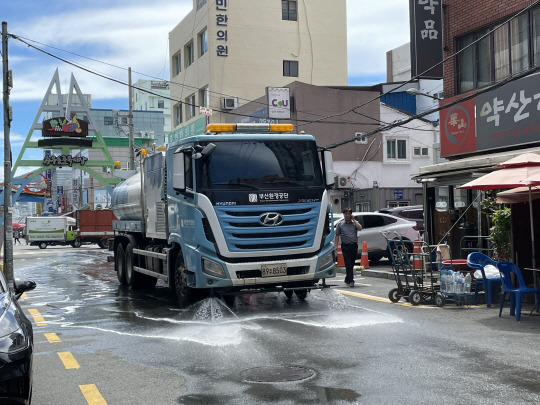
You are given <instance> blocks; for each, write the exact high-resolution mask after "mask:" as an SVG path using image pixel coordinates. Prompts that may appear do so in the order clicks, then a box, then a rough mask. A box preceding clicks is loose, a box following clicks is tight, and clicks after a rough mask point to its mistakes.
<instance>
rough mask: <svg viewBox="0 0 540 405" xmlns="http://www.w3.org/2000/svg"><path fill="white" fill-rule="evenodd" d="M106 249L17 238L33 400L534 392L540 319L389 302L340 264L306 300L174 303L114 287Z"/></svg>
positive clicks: (397, 398) (373, 284)
mask: <svg viewBox="0 0 540 405" xmlns="http://www.w3.org/2000/svg"><path fill="white" fill-rule="evenodd" d="M109 254H111V253H110V252H107V251H105V250H102V249H99V248H97V246H94V245H89V246H88V247H82V248H80V249H73V248H71V247H49V248H47V249H45V250H40V249H38V248H36V247H30V246H24V245H22V246H19V245H17V246H15V248H14V268H15V275H16V277H22V278H24V277H26V278H31V279H33V280H35V281H36V282H37V288H36V289H35V290H33V291H30V292H28V293H27V294H26V296H25V297H23V298H21V300H20V303H21V305H22V307H23V309H24V310H25V312H26V313H27V314H29V315H28V316H29V318H30V319H31V320H33V323H34V325H35V327H34V340H35V357H34V396H33V403H34V404H38V405H39V404H55V405H63V404H70V405H72V404H87V403H88V404H266V403H272V404H318V403H336V404H341V403H342V404H349V403H355V404H356V403H358V404H395V403H406V404H409V403H411V404H412V403H414V404H433V403H453V404H470V403H482V404H483V403H485V404H498V403H500V404H508V403H538V402H540V384H539V383H538V378H537V375H538V368H539V367H540V351H539V350H537V348H536V347H537V345H538V342H539V338H540V317H534V316H533V317H529V316H527V315H526V314H525V312H524V315H523V316H522V322H521V323H516V322H515V320H514V319H513V318H511V317H510V316H509V315H508V307H506V308H505V310H504V311H503V317H502V318H499V317H498V309H495V308H491V309H489V308H486V307H485V306H472V307H458V306H456V305H453V304H451V303H449V304H447V305H446V306H445V307H443V308H437V307H434V306H432V305H422V306H419V307H411V306H410V305H409V304H407V303H400V304H391V303H390V302H389V301H388V300H387V299H386V297H387V294H388V291H389V290H390V289H391V288H393V287H394V286H395V283H394V282H393V281H390V280H385V279H377V278H372V277H365V278H362V277H360V276H357V277H356V282H357V285H356V287H355V288H353V289H351V288H349V287H345V285H344V284H343V282H342V281H343V274H339V275H338V277H337V278H336V279H335V281H334V282H332V284H336V285H337V286H336V287H334V288H332V289H331V290H325V291H313V292H311V293H310V294H309V295H308V299H307V300H306V301H305V302H301V301H298V300H297V299H296V297H294V298H293V299H292V300H291V301H287V300H286V298H285V296H284V295H282V294H275V293H272V294H266V295H251V296H244V297H239V298H237V299H236V303H235V306H234V307H233V308H232V309H229V308H227V307H226V306H225V305H224V304H222V302H221V301H219V300H217V299H207V300H204V301H202V302H199V303H197V304H195V305H194V306H192V307H191V308H189V309H188V310H180V309H178V308H177V307H176V304H175V302H174V300H173V298H172V297H171V296H170V295H169V293H168V292H167V291H166V288H164V287H163V286H162V285H161V284H158V287H157V288H156V289H154V290H148V291H132V290H129V289H126V288H123V287H120V286H119V283H118V281H117V279H116V274H115V273H114V267H113V263H108V262H107V261H106V256H107V255H109ZM351 294H352V295H351ZM30 314H32V315H30ZM40 316H41V318H40Z"/></svg>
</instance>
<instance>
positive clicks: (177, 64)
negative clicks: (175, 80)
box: [173, 52, 182, 76]
mask: <svg viewBox="0 0 540 405" xmlns="http://www.w3.org/2000/svg"><path fill="white" fill-rule="evenodd" d="M173 69H174V75H175V76H176V75H178V74H179V73H180V72H181V71H182V53H181V52H178V53H177V54H176V55H174V56H173Z"/></svg>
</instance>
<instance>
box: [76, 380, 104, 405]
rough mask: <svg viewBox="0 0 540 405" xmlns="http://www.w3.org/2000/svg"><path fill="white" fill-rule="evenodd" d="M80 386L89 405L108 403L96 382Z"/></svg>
mask: <svg viewBox="0 0 540 405" xmlns="http://www.w3.org/2000/svg"><path fill="white" fill-rule="evenodd" d="M79 388H80V389H81V391H82V393H83V395H84V398H86V402H88V404H89V405H107V402H106V401H105V399H104V398H103V397H102V396H101V394H100V393H99V391H98V389H97V387H96V385H95V384H87V385H79Z"/></svg>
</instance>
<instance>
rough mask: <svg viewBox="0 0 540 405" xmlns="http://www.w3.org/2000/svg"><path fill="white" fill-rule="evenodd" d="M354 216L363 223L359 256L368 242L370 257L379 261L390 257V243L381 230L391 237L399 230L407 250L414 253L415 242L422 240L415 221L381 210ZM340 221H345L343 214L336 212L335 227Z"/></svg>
mask: <svg viewBox="0 0 540 405" xmlns="http://www.w3.org/2000/svg"><path fill="white" fill-rule="evenodd" d="M353 216H354V218H355V219H356V220H357V221H358V222H360V225H362V230H361V231H358V258H359V259H360V257H361V256H360V255H361V254H362V244H363V242H364V241H366V243H367V250H368V258H369V260H370V261H373V262H378V261H379V260H381V259H382V258H383V257H389V254H388V245H387V242H386V239H385V238H384V236H383V235H382V234H381V231H383V232H386V231H388V233H387V235H388V237H389V238H395V233H394V231H395V232H397V233H398V234H399V235H400V236H401V238H402V239H403V240H404V241H405V246H406V247H407V250H408V251H409V252H411V253H412V251H413V242H414V241H415V240H420V234H419V232H418V228H417V227H416V222H415V221H409V220H406V219H402V218H398V217H394V216H392V215H388V214H382V213H379V212H353ZM339 221H343V214H334V227H335V226H336V225H337V223H338V222H339Z"/></svg>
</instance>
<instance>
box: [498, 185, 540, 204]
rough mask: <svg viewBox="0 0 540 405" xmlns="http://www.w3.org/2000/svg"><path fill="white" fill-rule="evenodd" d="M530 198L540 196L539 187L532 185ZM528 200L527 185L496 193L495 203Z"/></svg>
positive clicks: (534, 198) (513, 202)
mask: <svg viewBox="0 0 540 405" xmlns="http://www.w3.org/2000/svg"><path fill="white" fill-rule="evenodd" d="M531 192H532V199H533V200H536V199H538V198H540V188H539V187H532V189H531ZM527 201H529V187H516V188H512V189H510V190H506V191H501V192H500V193H497V203H499V204H515V203H520V202H527Z"/></svg>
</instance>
